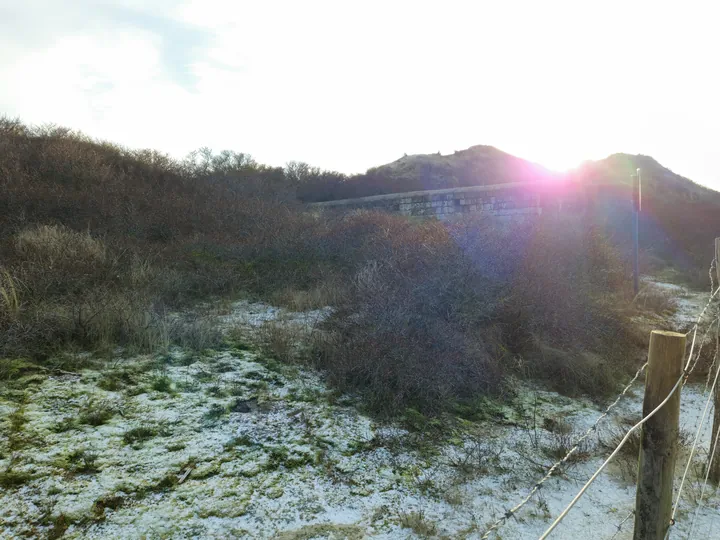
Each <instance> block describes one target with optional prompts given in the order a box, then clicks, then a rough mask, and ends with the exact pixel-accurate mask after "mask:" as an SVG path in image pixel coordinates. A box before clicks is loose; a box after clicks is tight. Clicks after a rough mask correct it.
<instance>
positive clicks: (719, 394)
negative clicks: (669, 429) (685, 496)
mask: <svg viewBox="0 0 720 540" xmlns="http://www.w3.org/2000/svg"><path fill="white" fill-rule="evenodd" d="M719 262H720V238H716V239H715V272H716V275H717V276H718V283H717V286H718V287H720V264H719ZM715 354H716V355H717V354H718V353H717V352H716V353H715ZM718 429H720V388H719V387H717V386H716V387H715V414H714V415H713V429H712V437H711V438H710V449H709V451H710V452H711V453H712V451H713V446H715V439H716V438H717V432H718ZM718 454H720V452H718V451H717V448H716V449H715V455H712V454H711V455H710V458H709V461H708V467H710V471H709V474H708V478H709V479H710V481H711V482H713V483H715V484H719V483H720V455H718Z"/></svg>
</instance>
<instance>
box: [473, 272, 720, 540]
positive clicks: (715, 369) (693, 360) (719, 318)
mask: <svg viewBox="0 0 720 540" xmlns="http://www.w3.org/2000/svg"><path fill="white" fill-rule="evenodd" d="M717 262H718V261H717V260H716V259H713V261H712V263H711V265H710V270H709V275H710V295H709V298H708V301H707V303H706V304H705V305H704V306H703V308H702V309H701V310H700V313H699V315H698V316H697V319H696V320H695V322H694V324H693V325H692V327H691V328H690V329H689V330H688V331H687V333H686V334H685V336H686V337H688V336H690V334H692V339H691V343H690V350H689V353H688V356H687V361H686V363H685V365H684V367H683V370H682V373H681V375H680V377H679V378H678V380H677V381H676V382H675V385H674V386H673V387H672V389H671V390H670V392H669V393H668V395H667V397H665V399H664V400H663V401H662V402H661V403H660V404H659V405H658V406H657V407H655V409H653V410H652V411H651V412H650V413H649V414H647V415H645V416H644V417H643V418H642V419H641V420H640V421H639V422H637V423H636V424H635V425H633V426H632V427H631V428H630V429H628V430H627V431H626V433H625V435H624V437H623V438H622V440H621V441H620V442H619V443H618V445H617V446H616V447H615V448H614V449H613V450H612V452H611V453H610V455H609V456H608V457H607V459H606V460H605V461H604V462H603V463H602V465H600V467H599V468H598V469H597V470H596V471H595V472H594V473H593V474H592V475H591V476H590V478H589V479H588V481H587V482H586V483H585V485H583V486H582V488H581V489H580V490H579V491H578V493H577V494H576V495H575V496H574V497H573V499H572V500H571V501H570V503H569V504H568V505H567V506H566V507H565V508H564V509H563V511H562V512H561V513H560V514H559V515H558V516H557V517H556V518H555V520H554V521H553V522H552V523H551V525H550V526H549V527H548V528H547V529H546V531H545V532H544V533H543V534H542V535H541V536H540V540H544V539H546V538H548V537H549V536H550V534H551V533H552V532H553V531H554V530H555V529H556V527H557V526H558V525H560V523H561V522H562V521H563V519H564V518H565V517H566V516H567V515H568V513H569V512H570V511H571V510H572V508H573V507H574V506H575V505H576V504H577V503H578V501H579V500H580V499H581V498H582V497H583V495H584V494H585V492H586V491H587V490H588V488H589V487H590V486H591V485H592V483H593V482H594V481H595V480H596V479H597V478H598V477H599V475H600V474H601V473H602V471H603V470H604V469H605V467H606V466H607V465H608V464H609V463H610V462H611V461H612V460H613V458H615V456H616V455H617V454H618V453H619V452H620V450H621V449H622V447H623V446H624V445H625V444H626V443H627V441H628V440H629V438H630V437H631V435H632V434H633V433H634V432H635V431H636V430H637V429H639V428H640V427H642V426H643V424H645V423H646V422H647V421H648V420H649V419H650V418H652V417H653V416H654V415H655V414H656V413H657V412H658V411H659V410H660V409H661V408H662V407H663V406H664V405H665V404H666V403H667V402H668V401H669V400H670V398H671V397H672V396H673V395H674V393H675V392H677V391H678V389H679V388H682V387H684V386H685V384H686V383H687V381H688V379H689V377H690V375H691V374H692V373H693V372H694V370H695V369H696V367H697V366H698V364H699V363H700V359H701V355H702V351H703V347H704V345H705V342H706V340H707V336H708V335H709V333H710V332H711V331H712V330H713V328H714V329H715V339H714V341H715V350H714V354H713V356H712V363H711V365H710V368H709V371H708V376H707V380H706V383H705V393H707V394H708V396H707V399H706V401H705V407H704V408H703V412H702V416H701V417H700V419H699V425H698V427H697V430H696V431H695V436H694V438H693V443H692V447H691V450H690V454H689V456H688V458H687V462H686V464H685V467H684V469H683V474H682V478H681V481H680V485H679V488H678V490H677V495H676V497H675V502H674V504H673V509H672V520H671V524H674V522H675V519H676V514H677V511H678V508H679V505H680V501H681V499H682V495H683V489H684V487H685V486H686V481H687V478H688V472H689V470H690V467H691V465H692V463H693V457H694V456H695V454H696V451H697V449H698V445H699V441H700V435H701V432H702V429H703V426H704V425H705V420H706V418H707V414H708V411H709V410H710V402H711V401H712V399H713V395H714V393H715V391H716V388H717V385H718V380H720V364H719V363H718V362H717V357H718V351H719V350H720V313H719V314H716V316H715V317H714V318H713V319H712V320H711V322H710V323H709V324H708V325H707V327H706V328H705V331H704V333H703V334H702V337H701V338H700V340H698V339H697V338H698V331H699V329H700V327H701V324H702V322H703V320H704V318H705V316H706V314H707V313H708V310H709V309H710V308H711V306H712V305H713V301H714V300H715V299H716V298H717V296H718V294H720V283H718V287H717V288H715V282H714V280H713V272H714V271H715V269H716V268H717ZM696 348H697V350H696ZM647 366H648V362H645V363H644V364H643V365H642V366H640V368H639V369H638V370H637V372H636V373H635V375H634V376H633V377H632V379H631V380H630V381H629V382H628V383H627V384H626V385H625V387H624V388H623V390H622V391H621V392H620V393H619V394H618V396H617V397H616V398H615V400H614V401H613V402H612V403H610V405H608V406H607V408H606V409H605V410H604V411H603V412H602V414H601V415H600V416H599V417H598V418H597V419H596V420H595V422H594V423H593V424H592V425H591V426H590V428H589V429H587V430H586V431H585V432H584V433H583V434H582V435H581V436H580V437H579V438H578V439H577V440H576V441H574V443H573V446H572V447H571V448H570V450H569V451H568V452H567V453H566V454H565V456H563V458H562V459H560V460H558V461H556V462H555V463H553V464H552V465H551V466H550V468H549V469H548V470H547V472H546V473H545V475H544V476H543V477H542V478H540V479H539V480H538V481H537V482H536V483H535V484H534V485H533V487H532V488H531V489H530V490H529V491H528V493H527V494H526V495H525V496H524V497H523V498H522V499H521V500H520V501H519V502H518V503H517V504H516V505H515V506H513V507H511V508H509V509H508V510H506V511H505V512H504V514H503V515H502V516H500V517H499V518H498V519H497V520H496V521H495V522H493V523H492V524H491V525H490V526H489V527H488V528H487V529H486V530H485V532H484V533H483V535H482V536H481V539H482V540H487V539H489V538H490V536H491V534H492V533H493V532H496V533H497V531H498V530H499V529H500V528H501V527H502V526H503V525H505V524H506V523H507V522H508V520H510V518H512V517H514V516H516V514H517V513H518V512H519V511H520V510H521V509H522V508H523V507H524V506H525V505H526V504H527V503H528V502H529V501H530V500H531V499H532V497H533V496H534V495H535V494H536V493H538V491H539V490H540V489H541V488H542V487H543V485H544V484H545V483H546V482H547V481H548V480H549V479H550V478H551V477H552V476H553V475H554V474H555V473H556V471H558V469H559V468H560V467H562V465H563V464H565V463H566V462H567V461H568V460H569V459H570V458H571V457H572V455H573V454H574V453H575V452H577V451H578V449H579V448H580V446H581V445H582V443H583V442H584V441H585V440H586V439H587V438H588V437H589V436H590V435H591V434H592V433H595V432H597V430H598V426H599V425H600V424H601V422H602V421H603V420H605V419H606V418H607V417H608V415H609V414H610V413H611V411H612V410H613V409H614V408H615V407H616V406H617V405H618V403H619V402H620V401H621V400H622V398H623V397H624V396H625V395H626V394H627V393H628V391H629V390H630V388H631V387H632V386H633V385H634V384H635V382H636V381H637V380H638V378H639V377H640V375H641V374H642V372H643V371H644V370H645V369H646V368H647ZM713 375H714V377H713ZM711 379H712V384H710V380H711ZM713 435H714V437H712V438H711V439H713V440H711V441H710V442H711V443H712V444H710V448H708V451H709V457H710V460H709V463H708V464H707V466H706V469H705V476H704V479H703V481H702V487H701V490H700V496H699V498H698V501H697V506H696V509H695V512H694V514H693V518H692V522H691V523H690V529H689V533H688V534H689V536H688V538H690V537H691V535H692V532H693V529H694V527H695V524H696V521H697V518H698V515H699V512H700V509H701V507H702V504H703V500H704V497H705V493H706V488H707V484H708V478H709V474H710V470H711V465H712V460H713V458H714V456H715V450H716V448H717V446H718V441H719V440H720V429H718V432H717V433H716V434H713ZM634 515H635V511H634V510H632V511H631V512H630V513H629V514H627V515H626V516H625V517H624V518H623V520H622V521H621V522H620V523H619V525H617V532H616V533H615V534H614V535H613V536H612V538H611V540H612V539H614V538H616V537H617V536H618V535H619V534H620V533H621V532H622V529H623V526H624V525H625V524H626V523H627V522H628V521H629V520H630V519H631V518H632V517H633V516H634ZM669 534H670V527H668V532H667V534H666V538H667V537H668V536H669Z"/></svg>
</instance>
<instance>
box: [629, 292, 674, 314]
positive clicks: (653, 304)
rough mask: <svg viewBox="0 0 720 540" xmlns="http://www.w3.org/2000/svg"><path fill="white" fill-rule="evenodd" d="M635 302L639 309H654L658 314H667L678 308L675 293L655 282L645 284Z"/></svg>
mask: <svg viewBox="0 0 720 540" xmlns="http://www.w3.org/2000/svg"><path fill="white" fill-rule="evenodd" d="M633 304H634V305H635V306H636V307H638V308H639V309H642V310H647V311H652V312H653V313H657V314H658V315H667V314H669V313H672V312H674V311H675V310H676V309H677V302H676V301H675V298H674V295H673V294H672V293H671V292H670V291H667V290H665V289H663V288H661V287H658V286H657V285H653V284H647V285H645V286H644V287H643V288H642V289H641V290H640V292H639V293H638V294H637V296H636V297H635V299H634V300H633Z"/></svg>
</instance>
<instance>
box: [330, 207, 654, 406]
mask: <svg viewBox="0 0 720 540" xmlns="http://www.w3.org/2000/svg"><path fill="white" fill-rule="evenodd" d="M336 229H338V233H337V234H338V235H340V236H339V238H340V239H342V240H343V242H342V244H343V245H353V244H355V245H354V246H353V252H352V254H351V255H348V257H359V258H361V259H363V260H365V261H369V262H366V263H365V264H364V266H362V267H361V268H360V270H359V271H357V272H356V274H355V278H354V280H353V282H352V288H351V289H350V291H349V292H348V294H347V295H346V296H345V297H344V298H342V299H341V301H340V302H339V304H338V305H337V308H338V309H337V311H336V312H335V315H334V316H333V317H332V318H331V319H330V320H329V321H328V322H327V323H326V324H324V325H323V327H324V328H325V329H326V330H327V331H328V332H329V333H330V337H329V338H328V339H327V340H326V341H325V343H324V345H323V346H322V347H320V350H319V351H318V356H317V361H318V364H319V366H320V367H322V368H323V369H326V370H327V372H328V374H329V377H330V380H331V381H332V382H333V383H334V384H336V385H338V386H339V387H340V388H341V389H343V390H355V391H360V392H361V393H363V394H364V395H365V397H366V399H367V402H368V404H369V405H370V407H371V409H372V410H375V411H376V412H379V413H390V412H393V411H396V410H398V409H402V408H403V407H408V406H410V407H413V408H416V409H418V410H420V411H422V412H423V413H435V412H438V411H440V410H442V409H443V408H444V407H445V406H446V405H447V404H448V403H449V402H452V401H456V400H462V399H465V398H470V397H471V396H477V395H478V394H484V393H489V392H498V391H502V388H503V385H502V380H503V379H504V376H505V375H507V374H509V373H510V372H512V371H513V370H515V369H516V367H515V366H514V365H510V363H509V362H507V361H506V360H507V359H508V358H509V357H511V356H515V357H521V358H524V363H523V365H522V370H523V373H524V374H529V375H531V376H533V377H539V378H544V379H547V380H548V381H549V382H550V383H551V384H552V386H553V387H554V388H556V389H558V390H559V391H561V392H564V393H567V394H579V393H588V394H590V395H593V396H604V395H606V394H608V393H610V392H612V391H614V390H615V389H616V387H617V383H618V378H620V377H623V376H625V374H626V373H628V372H629V371H630V370H632V368H633V364H634V362H633V361H632V360H631V359H632V358H633V357H634V353H635V347H636V346H638V345H640V342H639V341H637V338H638V337H637V336H636V335H635V334H634V333H633V332H630V331H628V328H629V325H628V324H627V322H626V321H625V320H624V318H623V317H622V316H621V315H620V314H618V313H617V311H616V309H615V308H616V307H617V306H620V305H622V303H623V302H624V301H625V299H626V298H627V280H626V279H625V277H626V275H625V268H624V266H623V265H622V264H621V263H620V262H619V260H618V258H617V257H616V255H615V253H614V252H613V251H612V249H610V248H609V246H607V244H605V243H604V241H603V240H602V237H601V236H600V235H599V234H598V233H597V232H596V231H594V230H593V229H591V228H588V227H583V226H582V224H580V223H578V222H577V221H575V222H568V221H566V220H559V221H558V220H552V219H547V220H539V221H537V222H533V223H529V224H527V225H525V226H517V227H508V228H501V227H497V226H495V225H493V224H491V223H488V222H486V221H483V220H479V219H468V220H464V221H461V222H458V223H455V224H450V225H446V224H442V223H438V222H422V223H412V222H410V221H407V220H403V219H401V218H398V217H394V216H388V215H379V214H372V213H360V214H357V215H355V216H350V217H347V218H346V219H345V222H344V223H343V224H341V226H338V227H336ZM358 230H363V231H364V232H363V234H364V235H367V236H361V238H365V241H364V242H362V243H358V241H357V239H356V238H355V237H356V236H359V235H358V234H357V231H358ZM344 231H353V233H352V239H348V240H347V241H345V239H344V237H343V236H342V233H343V232H344ZM339 253H340V254H341V255H342V254H344V252H343V251H339ZM349 262H350V261H348V264H349ZM593 351H595V352H596V353H597V354H592V352H593Z"/></svg>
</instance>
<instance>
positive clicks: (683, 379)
mask: <svg viewBox="0 0 720 540" xmlns="http://www.w3.org/2000/svg"><path fill="white" fill-rule="evenodd" d="M713 261H715V259H713ZM710 266H711V268H712V263H711V265H710ZM711 279H712V276H711ZM718 292H720V287H718V288H717V289H716V290H715V291H713V292H711V294H710V298H709V299H708V302H707V304H705V306H704V307H703V309H702V310H701V312H700V315H698V318H697V320H696V322H695V324H694V325H693V327H692V328H691V329H690V330H688V332H687V333H686V334H685V336H686V337H687V336H688V335H690V333H692V334H693V337H692V343H691V345H690V353H689V354H688V360H687V362H686V363H685V367H684V368H683V371H682V373H681V375H680V378H679V379H678V380H677V381H676V382H675V385H674V386H673V388H672V389H671V390H670V392H669V393H668V395H667V396H666V397H665V399H664V400H663V401H662V402H661V403H660V404H659V405H658V406H657V407H655V409H653V410H652V411H651V412H650V413H649V414H648V415H647V416H645V417H644V418H642V419H641V420H640V421H639V422H638V423H637V424H635V425H634V426H632V427H631V428H630V429H629V430H628V431H627V433H626V434H625V436H624V437H623V439H622V440H621V441H620V443H619V444H618V445H617V446H616V447H615V449H614V450H613V452H612V453H611V454H610V456H609V457H608V458H607V459H606V460H605V461H604V462H603V464H602V465H600V467H599V468H598V469H597V470H596V471H595V473H593V475H592V476H591V477H590V479H589V480H588V481H587V482H586V483H585V485H584V486H583V487H582V488H581V489H580V491H579V492H578V493H577V495H575V497H574V498H573V500H572V501H570V503H569V504H568V505H567V506H566V507H565V509H564V510H563V511H562V512H561V513H560V515H559V516H558V517H557V518H556V519H555V521H553V523H552V524H551V525H550V527H548V529H547V530H546V531H545V533H543V535H542V536H541V537H540V540H544V539H545V538H547V537H548V535H549V534H550V533H551V532H552V531H553V530H554V529H555V528H556V527H557V526H558V525H559V524H560V523H561V522H562V520H563V519H564V518H565V516H567V514H568V513H569V512H570V510H571V509H572V508H573V506H575V504H577V502H578V501H579V500H580V498H581V497H582V496H583V495H584V494H585V491H587V489H588V488H589V487H590V485H592V483H593V482H594V481H595V480H596V479H597V477H598V476H599V475H600V473H601V472H602V471H603V470H604V469H605V467H606V466H607V465H608V464H609V463H610V462H611V461H612V460H613V458H614V457H615V456H616V455H617V454H618V452H619V451H620V449H621V448H622V447H623V446H624V445H625V443H626V442H627V441H628V439H629V438H630V435H631V434H632V433H633V432H634V431H635V430H636V429H638V428H639V427H641V426H642V425H643V424H645V422H647V421H648V420H649V419H650V418H652V417H653V416H654V415H655V414H656V413H657V412H658V411H659V410H660V409H661V408H662V407H663V406H664V405H665V404H666V403H667V402H668V401H669V400H670V398H671V397H672V395H673V394H674V393H675V392H676V391H677V390H678V388H679V387H680V386H681V384H682V385H684V384H685V382H686V381H687V379H688V377H689V376H690V373H691V372H692V371H693V370H694V369H695V367H696V366H697V364H698V360H699V357H700V353H701V352H702V346H701V347H700V349H699V351H698V360H696V361H695V363H692V364H691V362H692V358H693V352H694V350H695V343H696V341H697V331H698V328H699V325H700V323H701V322H702V319H703V317H704V316H705V312H706V311H707V310H708V308H709V307H710V305H711V304H712V301H713V299H714V298H715V296H717V294H718ZM710 327H712V324H711V325H710ZM706 335H707V333H706ZM703 341H704V338H703ZM718 373H719V374H720V367H719V368H718ZM716 383H717V376H716V378H715V383H714V384H713V389H714V387H715V384H716ZM706 412H707V405H706V411H705V413H706ZM705 413H704V414H703V418H704V416H705ZM696 442H697V438H696V441H695V443H694V445H693V450H694V447H695V444H696ZM691 459H692V458H691ZM688 467H689V465H688ZM685 474H687V468H686V470H685ZM685 474H684V475H683V482H684V478H685ZM680 490H682V483H681V487H680ZM678 501H679V496H678ZM676 510H677V501H676V507H675V509H674V510H673V518H674V515H675V511H676Z"/></svg>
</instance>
